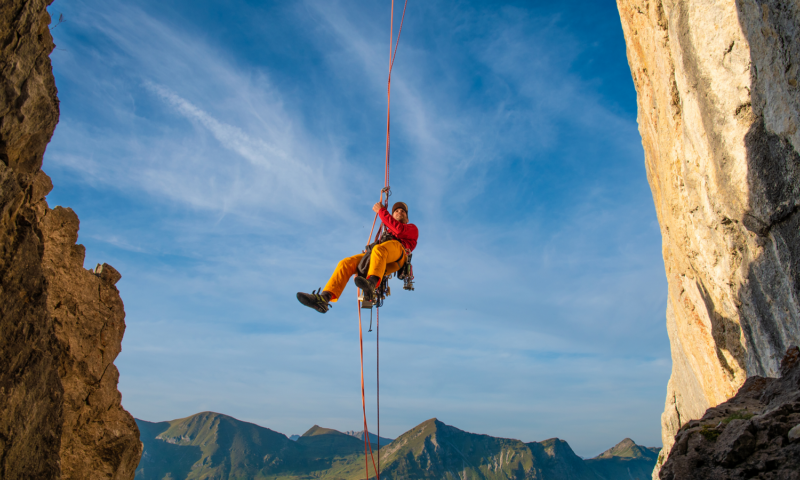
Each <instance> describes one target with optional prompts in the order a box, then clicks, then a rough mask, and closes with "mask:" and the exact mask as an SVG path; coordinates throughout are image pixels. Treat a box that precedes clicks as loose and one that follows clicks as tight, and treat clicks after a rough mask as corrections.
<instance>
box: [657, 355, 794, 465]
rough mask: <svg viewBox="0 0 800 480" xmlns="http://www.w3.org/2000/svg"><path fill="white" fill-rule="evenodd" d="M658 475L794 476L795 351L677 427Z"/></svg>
mask: <svg viewBox="0 0 800 480" xmlns="http://www.w3.org/2000/svg"><path fill="white" fill-rule="evenodd" d="M661 478H662V479H664V480H675V479H682V478H719V479H731V480H733V479H741V480H744V479H749V478H780V479H800V350H798V348H797V347H794V348H792V349H790V350H789V352H788V353H787V355H786V357H785V358H784V360H783V362H782V365H781V378H780V379H774V378H765V377H759V376H752V377H750V378H748V379H747V381H745V383H744V385H743V386H742V388H740V389H739V392H738V393H737V394H736V396H735V397H733V398H732V399H731V400H729V401H727V402H725V403H722V404H720V405H719V406H717V407H714V408H711V409H709V410H708V411H707V412H706V413H705V415H703V417H702V418H701V419H700V420H692V421H690V422H689V423H687V424H686V425H684V426H683V428H681V429H680V431H679V432H678V435H677V437H676V442H675V446H674V447H673V449H672V452H671V453H670V456H669V458H668V459H667V461H666V463H665V464H664V466H663V467H662V469H661Z"/></svg>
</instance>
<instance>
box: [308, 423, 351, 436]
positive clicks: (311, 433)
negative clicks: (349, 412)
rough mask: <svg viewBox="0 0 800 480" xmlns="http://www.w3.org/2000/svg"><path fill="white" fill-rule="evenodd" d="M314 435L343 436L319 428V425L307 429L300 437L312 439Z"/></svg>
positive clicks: (329, 429)
mask: <svg viewBox="0 0 800 480" xmlns="http://www.w3.org/2000/svg"><path fill="white" fill-rule="evenodd" d="M316 435H344V433H342V432H340V431H339V430H334V429H332V428H324V427H320V426H319V425H314V426H313V427H311V428H309V429H308V431H306V433H304V434H302V435H301V437H314V436H316Z"/></svg>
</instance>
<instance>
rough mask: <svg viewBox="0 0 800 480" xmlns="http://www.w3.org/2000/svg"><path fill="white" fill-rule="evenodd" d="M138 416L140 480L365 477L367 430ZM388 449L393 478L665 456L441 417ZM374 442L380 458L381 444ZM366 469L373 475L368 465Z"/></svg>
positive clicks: (529, 472)
mask: <svg viewBox="0 0 800 480" xmlns="http://www.w3.org/2000/svg"><path fill="white" fill-rule="evenodd" d="M136 423H137V425H138V426H139V429H140V431H141V441H142V443H143V445H144V453H143V455H142V459H141V462H140V463H139V466H138V468H137V469H136V480H164V479H170V480H183V479H187V480H188V479H205V478H214V479H233V478H237V479H238V478H243V479H244V478H246V479H263V480H268V479H274V480H279V479H280V480H301V479H311V478H315V479H330V480H356V479H363V478H365V470H364V468H365V467H364V442H363V435H362V436H361V438H357V436H356V434H358V433H361V432H347V433H342V432H339V431H337V430H333V429H329V428H323V427H320V426H318V425H314V426H313V427H312V428H310V429H309V430H308V431H307V432H305V433H304V434H303V435H302V436H299V437H298V438H297V440H296V441H293V440H291V439H289V438H288V437H287V436H286V435H284V434H282V433H278V432H275V431H273V430H270V429H269V428H264V427H260V426H258V425H255V424H252V423H247V422H242V421H239V420H237V419H235V418H233V417H229V416H227V415H222V414H218V413H213V412H203V413H198V414H196V415H192V416H190V417H186V418H181V419H177V420H172V421H169V422H158V423H153V422H147V421H144V420H138V419H137V420H136ZM370 437H371V440H376V436H374V435H372V434H371V435H370ZM384 441H386V442H387V444H384ZM388 442H391V443H388ZM381 447H382V448H381V451H380V465H381V467H380V470H381V478H383V479H386V480H400V479H405V480H416V479H431V480H433V479H436V480H441V479H449V480H456V479H471V478H482V479H488V480H495V479H497V480H499V479H520V480H522V479H525V480H528V479H537V480H561V479H564V480H566V479H570V480H612V479H626V480H627V479H642V480H644V479H649V478H650V474H651V472H652V470H653V467H654V466H655V462H656V457H657V455H658V449H655V448H647V447H642V446H639V445H636V443H635V442H633V441H632V440H631V439H625V440H623V441H622V442H620V443H619V444H618V445H616V446H615V447H613V448H611V449H609V450H607V451H606V452H604V453H603V454H601V455H599V456H598V457H596V458H593V459H590V460H583V459H581V458H580V457H578V456H577V455H576V454H575V453H574V452H573V451H572V449H571V448H570V446H569V444H567V442H565V441H563V440H560V439H558V438H551V439H549V440H544V441H542V442H530V443H524V442H521V441H519V440H514V439H508V438H496V437H491V436H489V435H479V434H474V433H469V432H464V431H462V430H459V429H457V428H455V427H452V426H449V425H445V424H444V423H442V422H440V421H439V420H437V419H435V418H432V419H430V420H427V421H425V422H422V423H421V424H419V425H417V426H416V427H414V428H412V429H411V430H409V431H407V432H406V433H404V434H402V435H401V436H399V437H398V438H397V439H395V440H394V441H390V440H389V439H383V438H382V439H381ZM373 448H374V449H375V461H376V462H377V460H378V458H377V457H378V452H377V444H375V443H373ZM369 472H370V473H369V474H370V478H374V471H373V468H372V466H371V465H370V471H369Z"/></svg>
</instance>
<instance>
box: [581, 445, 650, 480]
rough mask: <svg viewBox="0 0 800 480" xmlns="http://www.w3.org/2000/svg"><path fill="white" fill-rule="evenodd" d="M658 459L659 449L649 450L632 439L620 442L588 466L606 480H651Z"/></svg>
mask: <svg viewBox="0 0 800 480" xmlns="http://www.w3.org/2000/svg"><path fill="white" fill-rule="evenodd" d="M657 458H658V449H657V448H647V447H642V446H641V445H636V443H635V442H634V441H633V440H631V439H630V438H626V439H625V440H623V441H621V442H619V443H618V444H617V445H615V446H614V447H612V448H610V449H608V450H606V451H605V452H603V453H601V454H600V455H598V456H597V457H595V458H592V459H591V460H586V464H587V465H588V466H589V467H591V468H592V470H594V471H595V472H596V473H597V474H598V476H600V477H601V478H604V479H616V478H626V479H632V480H649V479H650V478H651V476H652V473H653V466H654V465H655V463H656V459H657Z"/></svg>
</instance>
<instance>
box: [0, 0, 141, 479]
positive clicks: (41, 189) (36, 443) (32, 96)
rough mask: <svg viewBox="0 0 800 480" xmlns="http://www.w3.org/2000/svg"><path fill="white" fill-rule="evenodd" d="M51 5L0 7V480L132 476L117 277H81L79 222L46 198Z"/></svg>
mask: <svg viewBox="0 0 800 480" xmlns="http://www.w3.org/2000/svg"><path fill="white" fill-rule="evenodd" d="M48 4H49V2H46V1H44V0H3V2H2V3H0V478H3V479H6V480H11V479H22V478H26V479H27V478H48V479H50V478H75V479H77V478H80V479H95V478H97V479H100V478H114V479H132V478H133V476H134V470H135V468H136V465H137V463H138V461H139V456H140V455H141V444H140V443H139V432H138V429H137V428H136V424H135V422H134V420H133V418H132V417H131V416H130V414H128V412H126V411H125V410H123V409H122V407H121V405H120V400H121V396H120V393H119V391H118V390H117V380H118V377H119V373H118V371H117V369H116V367H115V366H114V364H113V361H114V359H115V358H116V356H117V355H118V354H119V352H120V347H121V341H122V335H123V333H124V331H125V321H124V317H125V313H124V310H123V305H122V301H121V300H120V297H119V292H118V291H117V289H116V287H115V286H114V284H115V283H116V281H117V280H119V278H120V276H119V274H118V273H117V272H116V271H115V270H114V269H113V268H111V267H110V266H108V265H103V266H102V267H101V268H98V269H97V271H95V272H93V271H90V270H86V269H84V268H83V260H84V248H83V246H82V245H76V243H75V242H76V241H77V238H78V217H77V216H76V215H75V213H74V212H72V210H70V209H64V208H61V207H57V208H55V209H52V210H51V209H50V208H49V207H48V206H47V202H46V201H45V195H47V193H48V192H49V191H50V190H51V189H52V183H51V182H50V179H49V178H48V176H47V175H45V173H44V172H42V171H41V166H42V158H43V155H44V151H45V148H46V146H47V143H48V142H49V140H50V137H51V136H52V134H53V131H54V129H55V126H56V123H57V122H58V98H57V97H56V87H55V81H54V79H53V73H52V68H51V65H50V58H49V54H50V52H51V51H52V50H53V47H54V45H53V39H52V37H51V35H50V31H49V28H48V24H49V23H50V16H49V15H48V13H47V11H46V7H47V5H48Z"/></svg>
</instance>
